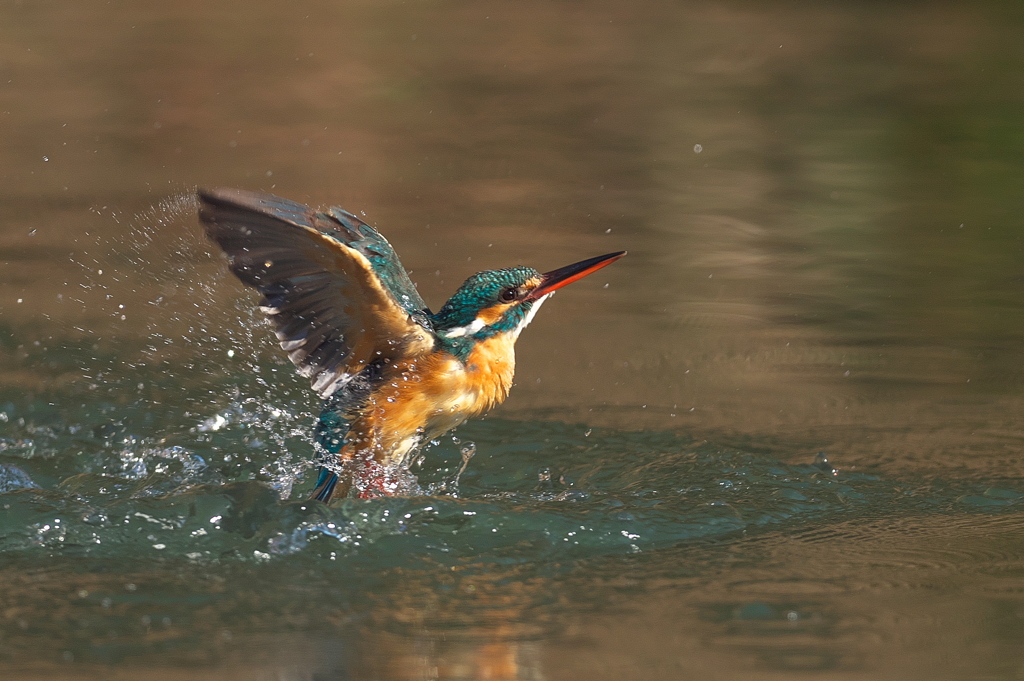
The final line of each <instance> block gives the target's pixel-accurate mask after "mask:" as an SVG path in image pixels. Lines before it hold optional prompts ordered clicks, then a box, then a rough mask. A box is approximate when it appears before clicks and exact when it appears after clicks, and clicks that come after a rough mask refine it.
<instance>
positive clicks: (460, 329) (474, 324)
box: [444, 291, 555, 338]
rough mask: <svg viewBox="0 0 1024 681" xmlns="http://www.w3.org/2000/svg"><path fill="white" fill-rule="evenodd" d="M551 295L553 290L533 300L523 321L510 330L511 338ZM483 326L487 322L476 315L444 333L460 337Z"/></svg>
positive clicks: (470, 334)
mask: <svg viewBox="0 0 1024 681" xmlns="http://www.w3.org/2000/svg"><path fill="white" fill-rule="evenodd" d="M553 295H555V292H554V291H552V292H551V293H548V294H547V295H543V296H541V297H540V298H538V299H537V300H535V301H533V305H532V306H531V307H530V311H529V312H527V313H526V316H525V317H523V321H521V322H519V326H517V327H516V328H515V329H513V330H512V337H513V338H519V334H521V333H522V332H523V329H525V328H526V327H527V326H529V325H530V322H532V321H533V316H534V315H535V314H537V310H539V309H540V306H541V305H543V304H544V301H545V300H547V299H548V298H550V297H551V296H553ZM485 326H487V322H485V321H484V320H483V319H481V318H480V317H477V318H476V319H474V320H473V321H471V322H470V323H469V324H466V325H465V326H456V327H455V328H454V329H449V330H448V331H445V332H444V335H445V337H447V338H461V337H462V336H472V335H473V334H474V333H476V332H477V331H480V330H481V329H483V328H484V327H485Z"/></svg>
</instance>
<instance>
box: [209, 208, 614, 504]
mask: <svg viewBox="0 0 1024 681" xmlns="http://www.w3.org/2000/svg"><path fill="white" fill-rule="evenodd" d="M199 198H200V203H201V207H200V218H201V220H202V221H203V223H204V225H205V227H206V231H207V234H208V235H209V236H210V238H211V239H213V240H214V241H215V242H216V243H217V244H218V245H220V247H221V248H222V249H223V250H224V251H225V253H227V255H228V257H229V259H230V266H231V270H232V271H233V272H234V273H235V275H236V276H238V278H239V279H240V280H241V281H242V282H243V283H245V284H247V285H249V286H252V287H253V288H255V289H257V290H258V291H259V292H260V293H262V294H263V299H262V300H261V301H260V308H261V309H262V310H263V311H264V312H265V313H266V314H267V315H268V317H269V318H270V320H271V323H272V324H273V326H274V328H275V332H276V334H277V337H278V340H279V341H280V344H281V347H282V349H283V350H285V351H286V352H287V353H288V355H289V357H290V359H291V360H292V361H293V362H294V363H295V364H296V366H297V367H298V369H299V372H300V373H302V374H303V375H305V376H307V377H308V378H309V379H310V381H311V383H312V386H313V389H314V390H316V391H317V392H318V393H319V394H320V396H321V397H323V398H324V404H323V408H322V411H321V414H320V418H319V420H318V422H317V426H316V431H315V438H314V439H315V448H316V450H317V453H318V457H319V458H320V460H321V462H322V464H323V468H322V469H321V472H320V476H319V479H318V480H317V486H316V489H315V491H314V497H315V498H317V499H320V500H322V501H329V500H330V499H331V497H332V496H334V495H336V494H338V495H346V494H349V493H350V492H351V491H354V492H355V493H356V494H357V495H359V496H376V495H387V494H394V493H400V492H401V491H402V480H401V476H400V475H396V473H399V472H401V471H402V470H403V469H404V468H405V467H406V466H407V465H408V463H409V459H410V457H411V456H412V454H414V453H415V452H416V450H417V449H418V448H419V446H420V445H421V444H422V443H423V442H426V441H429V440H432V439H435V438H437V437H439V436H440V435H442V434H444V433H445V432H447V431H449V430H451V429H452V428H455V427H456V426H458V425H459V424H461V423H462V422H463V421H465V420H466V419H468V418H471V417H473V416H477V415H480V414H482V413H484V412H486V411H488V410H489V409H491V408H492V407H494V406H496V405H498V404H500V403H501V402H502V401H504V399H505V398H506V397H507V396H508V393H509V390H510V389H511V387H512V379H513V375H514V372H515V351H514V347H515V342H516V339H517V338H518V337H519V334H520V333H521V332H522V330H523V329H524V328H526V326H527V325H528V324H529V323H530V321H531V320H532V318H533V315H534V314H536V312H537V310H538V309H539V308H540V306H541V304H542V303H543V302H544V300H545V299H546V298H547V297H548V296H549V295H550V294H551V293H552V292H553V291H554V290H555V289H557V288H560V287H561V286H564V285H566V284H568V283H570V282H572V281H575V280H576V279H579V278H581V277H583V276H586V275H587V274H589V273H591V272H593V271H596V270H597V269H599V268H601V267H603V266H605V265H607V264H610V263H611V262H613V261H614V260H617V259H618V258H619V257H621V256H622V255H624V253H613V254H609V255H607V256H600V257H599V258H592V259H590V260H586V261H583V262H580V263H576V264H574V265H570V266H568V267H564V268H561V269H559V270H554V271H552V272H548V273H546V274H540V273H539V272H537V271H536V270H534V269H532V268H528V267H514V268H509V269H504V270H489V271H486V272H480V273H477V274H475V275H473V276H472V277H470V278H469V279H468V280H467V281H466V283H464V284H463V285H462V286H461V287H460V288H459V290H458V291H457V292H456V293H455V295H454V296H452V298H451V299H450V300H449V301H448V302H447V303H445V305H444V307H442V308H441V310H440V311H439V312H438V313H436V314H434V313H431V311H430V310H429V309H428V308H427V306H426V304H425V303H424V302H423V299H422V298H420V296H419V294H418V293H417V291H416V288H415V286H414V285H413V284H412V282H411V281H410V279H409V277H408V274H407V273H406V271H405V269H404V268H403V267H402V265H401V263H400V262H399V260H398V256H397V255H396V254H395V252H394V250H393V249H392V248H391V246H390V244H388V242H387V240H385V239H384V237H382V236H381V235H380V234H379V233H378V232H377V231H376V230H374V229H373V228H372V227H370V226H369V225H366V224H365V223H364V222H362V221H361V220H359V219H358V218H356V217H355V216H354V215H352V214H351V213H347V212H345V211H343V210H341V209H339V208H331V209H329V210H328V211H326V212H317V211H314V210H312V209H310V208H308V207H306V206H303V205H302V204H298V203H294V202H292V201H288V200H286V199H281V198H278V197H275V196H271V195H269V194H258V193H253V192H243V191H239V190H215V191H200V193H199Z"/></svg>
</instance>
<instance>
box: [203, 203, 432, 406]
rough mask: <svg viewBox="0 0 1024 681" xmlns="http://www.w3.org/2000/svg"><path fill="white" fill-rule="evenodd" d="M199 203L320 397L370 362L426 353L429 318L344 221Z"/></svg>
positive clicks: (404, 283)
mask: <svg viewBox="0 0 1024 681" xmlns="http://www.w3.org/2000/svg"><path fill="white" fill-rule="evenodd" d="M199 199H200V209H199V217H200V219H201V220H202V222H203V225H204V226H205V228H206V233H207V235H208V236H209V237H210V239H212V240H213V241H214V242H216V243H217V244H218V245H219V246H220V247H221V248H222V249H223V250H224V252H225V253H226V254H227V256H228V259H229V263H230V269H231V271H232V272H233V273H234V274H235V276H237V277H238V279H239V280H241V281H242V283H244V284H246V285H247V286H251V287H252V288H254V289H256V290H257V291H259V292H260V293H261V294H262V298H261V300H260V302H259V306H260V308H261V309H262V310H263V311H264V312H265V313H266V314H267V316H268V317H269V319H270V321H271V323H272V325H273V327H274V331H275V333H276V335H277V338H278V341H279V342H280V344H281V347H282V348H283V349H284V350H285V352H287V353H288V356H289V358H290V359H291V360H292V362H294V363H295V365H296V367H298V369H299V372H300V373H301V374H302V375H304V376H306V377H308V378H309V379H310V383H311V384H312V386H313V389H314V390H316V391H317V392H318V393H320V395H321V396H322V397H328V396H330V395H332V394H333V393H335V392H337V390H338V389H339V388H341V387H342V386H344V385H345V384H346V383H347V382H348V381H350V380H351V379H352V377H354V376H355V375H356V374H358V373H359V372H360V371H362V370H363V369H364V368H365V367H366V366H367V365H368V364H369V363H370V362H373V361H374V360H378V359H380V360H383V361H395V360H398V359H404V358H409V357H414V356H418V355H421V354H424V353H426V352H429V351H430V350H431V349H432V348H433V345H434V338H433V330H432V329H431V328H430V326H429V322H428V321H427V315H428V314H429V311H428V310H427V309H426V305H425V304H424V303H423V299H422V298H420V296H419V294H418V293H417V292H416V288H415V286H413V284H412V282H411V281H410V280H409V278H408V275H407V274H406V273H405V270H404V269H403V268H402V266H401V263H400V262H399V261H398V256H397V255H395V252H394V250H393V249H392V248H391V245H390V244H388V242H387V241H386V240H385V239H384V237H382V236H380V234H378V233H377V232H376V230H374V229H373V228H372V227H370V226H369V225H366V224H365V223H364V222H362V221H361V220H359V219H358V218H356V217H355V216H354V215H352V214H351V213H346V212H345V211H342V210H341V209H338V208H333V209H331V211H330V212H329V213H318V212H315V211H313V210H312V209H310V208H308V207H307V206H303V205H302V204H299V203H295V202H293V201H288V200H287V199H282V198H279V197H276V196H272V195H270V194H260V193H255V192H244V191H239V190H232V189H217V190H211V191H200V192H199Z"/></svg>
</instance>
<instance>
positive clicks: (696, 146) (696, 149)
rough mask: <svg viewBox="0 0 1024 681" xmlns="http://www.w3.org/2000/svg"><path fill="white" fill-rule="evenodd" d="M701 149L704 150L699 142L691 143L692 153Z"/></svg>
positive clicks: (696, 152) (697, 152)
mask: <svg viewBox="0 0 1024 681" xmlns="http://www.w3.org/2000/svg"><path fill="white" fill-rule="evenodd" d="M702 151H704V147H703V146H701V145H700V144H694V145H693V153H695V154H699V153H700V152H702Z"/></svg>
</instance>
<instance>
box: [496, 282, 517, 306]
mask: <svg viewBox="0 0 1024 681" xmlns="http://www.w3.org/2000/svg"><path fill="white" fill-rule="evenodd" d="M518 297H519V289H517V288H515V287H513V286H509V287H508V288H503V289H501V293H499V294H498V299H499V300H501V302H503V303H511V302H512V301H513V300H515V299H516V298H518Z"/></svg>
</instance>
